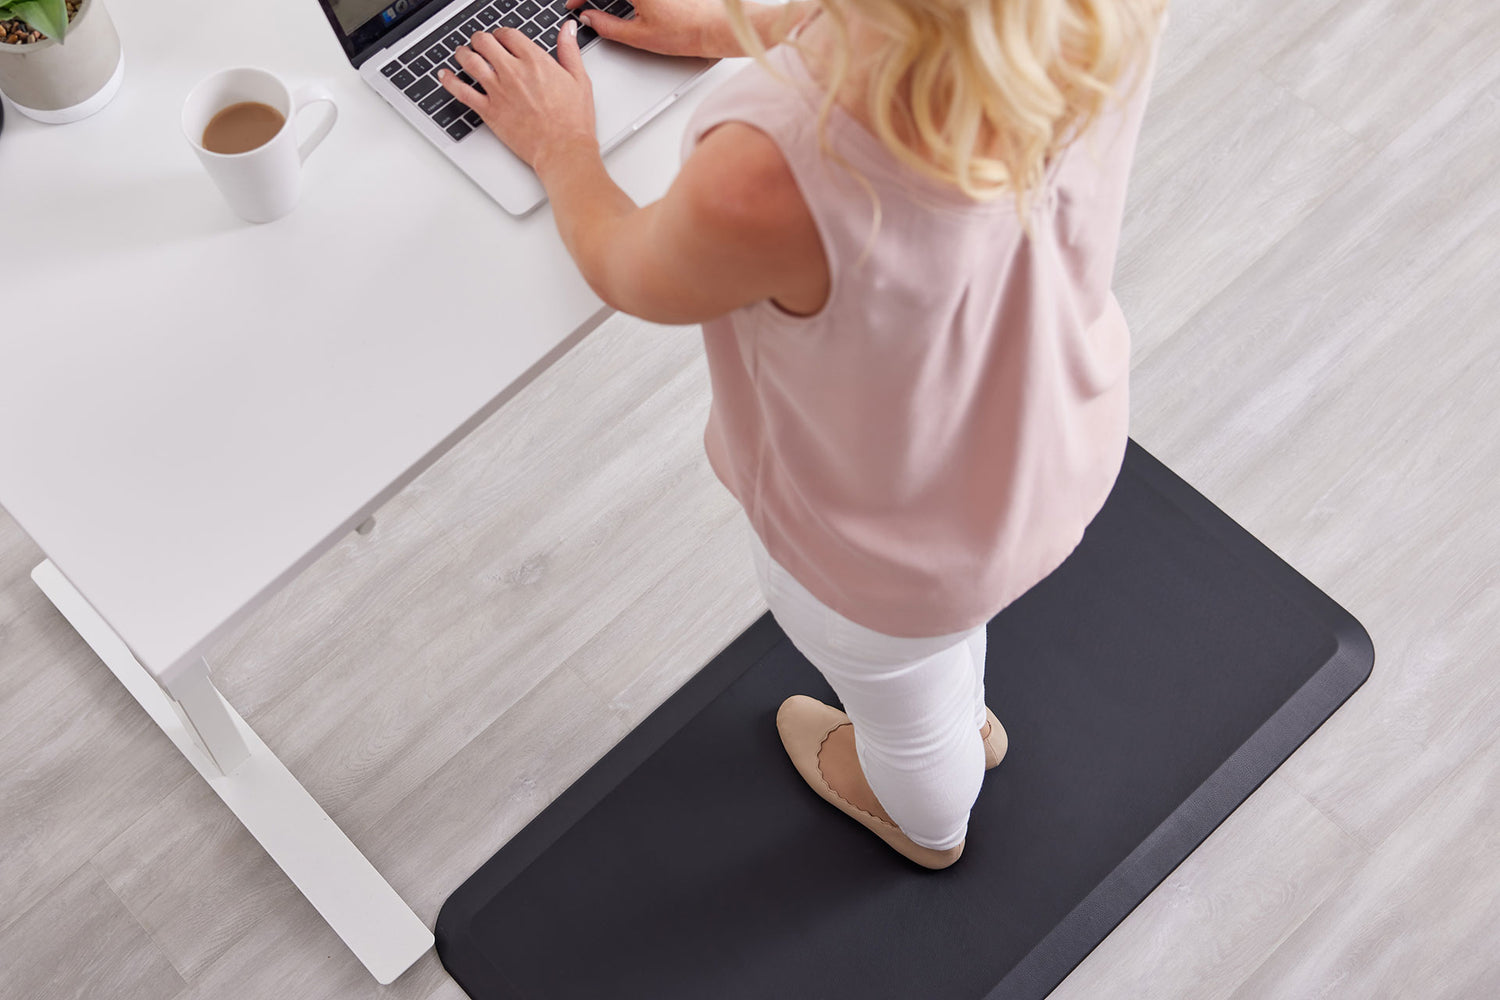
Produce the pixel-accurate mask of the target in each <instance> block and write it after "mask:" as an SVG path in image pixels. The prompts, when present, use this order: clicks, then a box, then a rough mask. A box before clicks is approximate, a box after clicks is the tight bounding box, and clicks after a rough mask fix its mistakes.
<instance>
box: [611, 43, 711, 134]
mask: <svg viewBox="0 0 1500 1000" xmlns="http://www.w3.org/2000/svg"><path fill="white" fill-rule="evenodd" d="M583 65H584V68H585V69H587V70H588V72H589V79H590V80H592V81H593V84H594V118H595V127H596V130H597V132H598V135H599V142H600V144H601V145H604V146H606V147H607V146H609V145H611V144H612V143H613V142H615V141H618V140H619V139H622V138H624V136H625V135H626V134H628V133H629V132H630V129H631V126H633V125H636V124H638V123H639V122H641V120H642V119H644V118H646V117H649V116H650V115H652V114H654V113H655V112H657V111H660V110H661V109H663V108H665V107H666V106H667V105H668V104H670V103H671V97H672V95H673V94H675V93H677V92H678V91H680V90H682V89H684V87H685V86H686V84H687V82H688V81H689V80H691V79H692V78H693V77H695V76H697V75H698V74H699V73H702V72H703V71H704V70H706V69H708V68H709V67H710V66H712V65H713V60H710V59H685V58H681V57H675V56H661V55H657V54H655V53H653V52H642V51H641V50H640V49H632V48H630V47H629V46H626V45H620V44H618V43H615V42H609V41H601V42H600V43H599V44H597V45H595V46H593V47H592V48H590V49H588V50H587V51H586V52H584V54H583Z"/></svg>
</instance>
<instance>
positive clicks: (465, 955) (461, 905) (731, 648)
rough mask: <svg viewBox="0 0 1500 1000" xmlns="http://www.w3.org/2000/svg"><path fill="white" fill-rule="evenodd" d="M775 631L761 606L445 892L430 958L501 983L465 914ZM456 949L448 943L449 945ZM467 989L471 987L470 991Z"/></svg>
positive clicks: (753, 656)
mask: <svg viewBox="0 0 1500 1000" xmlns="http://www.w3.org/2000/svg"><path fill="white" fill-rule="evenodd" d="M781 639H782V633H781V629H780V628H779V627H778V626H777V625H776V622H775V619H773V618H772V617H771V613H770V612H769V611H767V612H766V613H765V614H763V615H761V616H760V617H759V618H758V619H756V620H755V621H754V622H753V623H752V624H751V625H750V627H749V628H747V629H745V631H743V632H741V633H740V634H739V635H738V636H736V637H735V638H734V640H733V641H732V642H730V643H729V645H728V646H725V647H724V649H723V650H721V651H720V652H719V653H718V654H716V655H715V656H713V657H712V658H710V659H709V661H708V662H707V663H706V664H704V666H703V668H702V669H701V670H699V671H698V672H697V673H696V674H694V675H693V676H692V677H690V678H688V679H687V681H686V682H684V683H683V685H682V686H681V687H680V688H678V689H677V690H676V691H674V692H673V693H672V694H671V695H670V696H668V697H667V699H666V700H665V701H663V702H662V703H661V704H660V705H658V706H657V707H656V709H654V710H653V711H652V712H651V714H650V715H648V716H646V718H645V719H644V720H642V721H641V723H640V725H638V726H636V727H635V728H634V729H632V730H631V731H630V732H629V733H627V734H625V736H624V738H623V739H621V740H620V742H619V743H617V744H615V745H614V746H613V747H612V748H610V750H609V751H608V752H607V753H606V754H605V755H604V756H603V757H601V758H599V760H598V761H596V762H595V763H594V765H593V766H592V767H590V768H589V769H588V770H587V771H585V772H584V773H583V775H582V776H581V777H579V779H578V780H577V781H575V782H573V784H571V785H569V786H568V787H567V789H565V790H564V791H563V792H562V794H561V795H559V796H558V797H557V798H556V799H554V800H553V801H552V802H551V803H549V804H548V805H547V807H546V808H545V809H543V810H542V811H541V812H540V813H538V814H537V815H536V817H535V818H534V819H532V820H531V822H529V823H527V824H526V826H524V827H522V828H521V829H520V830H519V831H518V832H517V833H516V835H515V836H514V837H512V838H511V839H510V840H509V841H507V842H506V843H505V844H504V845H502V846H501V847H500V848H499V849H498V851H497V852H496V853H495V854H494V856H493V857H491V858H490V859H489V860H488V861H486V862H485V863H484V864H483V865H481V866H480V867H479V869H478V870H477V871H475V872H474V873H473V874H472V875H470V876H469V877H468V878H467V879H465V880H464V881H463V883H462V884H460V885H459V886H458V888H456V889H454V890H453V892H452V893H450V894H449V896H448V898H447V899H446V900H445V901H444V902H443V905H442V907H441V908H439V910H438V915H437V920H436V921H435V922H434V925H433V936H434V937H435V938H436V948H437V953H438V959H439V960H440V961H441V962H442V963H443V968H445V969H447V970H448V974H449V975H451V976H452V977H453V979H454V980H455V981H456V982H457V983H458V985H459V986H461V987H463V989H464V991H465V992H466V993H468V994H469V996H471V997H473V998H475V1000H481V997H480V994H479V993H476V992H474V989H475V988H477V984H479V983H484V984H486V985H488V984H489V982H490V980H489V978H487V977H489V976H493V977H494V978H496V979H499V980H500V981H502V982H505V977H504V975H503V972H502V970H500V969H498V968H496V967H495V966H494V965H493V964H492V963H489V962H485V961H484V959H483V957H482V956H483V949H481V948H478V947H476V946H475V945H474V944H473V943H472V942H466V941H464V940H463V938H464V937H465V935H466V934H467V931H468V928H469V927H471V926H472V924H473V919H474V917H475V915H476V914H477V913H478V911H479V910H480V908H482V907H483V906H484V905H485V904H486V903H488V902H489V901H490V900H491V899H493V898H494V897H495V896H497V895H499V893H500V892H501V890H503V889H504V888H505V886H506V885H508V884H509V883H510V882H511V880H512V879H514V878H515V877H516V876H517V875H519V874H520V873H521V872H522V871H525V870H526V868H527V867H528V866H530V865H531V864H532V862H534V861H535V860H536V859H537V858H539V857H541V855H542V854H543V853H544V852H545V851H546V850H547V848H549V847H551V846H552V844H553V843H555V842H556V841H557V839H558V838H559V837H561V836H562V835H563V834H564V833H566V832H567V831H568V830H569V829H571V828H572V827H573V825H574V824H575V823H577V822H578V821H579V820H581V819H582V818H583V817H584V816H587V815H588V813H589V812H590V811H591V810H592V809H593V808H594V807H595V806H596V805H598V804H599V803H600V802H601V801H603V799H604V797H605V796H606V795H608V794H609V793H610V792H612V791H614V789H615V788H617V787H618V786H619V785H620V784H621V783H622V782H623V781H624V780H625V779H626V778H628V777H629V776H630V775H631V773H632V772H634V771H635V769H636V768H638V767H640V766H641V765H642V764H644V763H645V762H646V761H647V760H649V759H650V758H651V756H652V755H653V754H655V753H656V751H658V750H659V749H661V748H662V746H664V745H665V744H666V743H667V741H668V740H670V739H671V738H672V737H673V736H675V735H676V734H677V732H678V731H679V730H680V729H682V727H683V726H685V725H687V723H689V722H690V721H692V720H693V719H694V718H695V717H696V716H697V715H698V713H699V712H701V711H703V710H704V709H705V708H707V707H708V705H709V704H710V703H711V702H712V701H713V700H714V699H715V698H717V697H718V696H719V695H720V694H722V693H723V692H724V691H725V690H727V689H728V688H729V686H730V685H731V684H733V683H734V682H735V681H737V680H739V679H740V677H742V676H743V675H744V674H745V673H746V672H748V671H749V670H750V668H751V667H753V666H755V665H756V664H757V663H759V662H760V661H761V660H763V659H765V657H766V655H767V654H768V653H770V651H771V650H772V649H774V648H775V647H776V645H777V644H778V643H779V642H780V641H781ZM455 945H457V946H460V947H457V948H455V947H454V946H455ZM468 961H473V962H482V963H483V966H484V968H483V970H480V969H470V968H466V965H467V962H468ZM471 987H473V988H471ZM508 992H509V995H506V996H497V995H496V994H493V993H489V994H486V995H485V997H484V998H483V1000H490V997H496V1000H526V998H525V997H523V995H522V994H521V993H519V992H517V991H515V990H514V988H508Z"/></svg>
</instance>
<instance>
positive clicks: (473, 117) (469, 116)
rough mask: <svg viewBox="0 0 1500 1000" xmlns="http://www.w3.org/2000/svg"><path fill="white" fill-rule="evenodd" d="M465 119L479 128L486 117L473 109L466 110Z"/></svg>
mask: <svg viewBox="0 0 1500 1000" xmlns="http://www.w3.org/2000/svg"><path fill="white" fill-rule="evenodd" d="M464 121H466V122H468V123H469V124H470V125H472V126H474V127H475V128H478V127H479V126H480V125H483V124H484V119H483V118H481V117H480V116H479V112H478V111H474V110H472V109H470V110H468V111H465V112H464Z"/></svg>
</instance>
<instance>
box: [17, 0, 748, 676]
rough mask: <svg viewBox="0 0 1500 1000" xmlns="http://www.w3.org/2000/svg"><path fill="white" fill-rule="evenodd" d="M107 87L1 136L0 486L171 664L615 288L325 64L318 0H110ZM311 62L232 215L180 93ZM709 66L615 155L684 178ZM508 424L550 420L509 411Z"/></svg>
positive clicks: (327, 45)
mask: <svg viewBox="0 0 1500 1000" xmlns="http://www.w3.org/2000/svg"><path fill="white" fill-rule="evenodd" d="M108 3H109V8H110V11H111V13H112V14H113V15H114V18H115V21H116V22H117V24H118V27H119V30H120V35H121V39H122V41H123V44H124V48H125V63H126V65H125V82H124V85H123V86H122V88H121V90H120V93H119V95H118V96H117V97H116V98H115V100H114V102H113V103H112V104H110V105H109V106H108V107H107V108H105V109H104V110H103V111H102V112H100V113H99V114H97V115H95V116H94V117H93V118H90V119H86V120H84V121H82V122H78V123H75V124H71V125H64V126H44V125H38V124H36V123H33V122H31V121H28V120H26V119H23V118H21V117H20V116H19V115H17V114H15V113H14V112H12V113H11V114H8V115H7V116H6V128H5V132H4V134H3V135H0V191H5V192H6V197H5V199H4V208H3V209H0V211H3V212H4V215H3V222H0V266H3V269H4V274H5V277H6V279H7V280H6V285H7V286H8V287H9V288H10V289H24V290H25V299H24V301H17V299H18V298H19V297H18V296H15V295H12V296H11V298H10V300H9V301H7V302H6V303H5V305H4V306H3V307H0V308H3V312H0V330H3V333H0V505H3V506H4V507H5V508H6V509H7V510H8V511H9V512H10V513H11V515H12V516H13V517H15V519H16V521H17V522H19V524H20V525H21V526H22V528H24V529H25V530H26V531H27V532H28V533H29V534H30V535H31V537H32V538H33V539H34V540H35V541H36V543H37V544H38V545H39V546H40V547H41V548H42V550H43V551H44V552H46V554H47V556H48V557H49V558H50V559H51V560H52V561H53V563H54V564H55V565H56V566H57V567H58V568H59V569H60V570H61V571H62V573H63V574H64V575H66V576H67V577H68V579H69V580H70V581H71V582H72V583H73V585H74V586H75V587H76V588H77V589H78V590H79V591H80V592H81V593H82V594H83V595H84V597H85V598H87V600H88V601H89V602H90V603H91V604H92V605H93V606H94V608H95V610H97V611H98V612H99V614H100V615H101V616H102V617H103V618H104V619H105V621H107V622H108V623H109V624H110V626H111V627H112V628H113V629H114V630H115V632H116V633H117V634H118V635H119V636H120V637H121V638H122V639H124V640H125V642H126V644H127V645H128V646H129V647H130V648H131V650H132V652H134V654H135V655H136V657H137V658H138V659H139V660H140V662H141V663H142V664H143V665H144V666H145V667H146V668H147V669H148V670H149V671H151V672H152V673H153V674H154V675H155V676H156V677H157V678H158V679H159V680H161V681H163V682H164V683H168V682H170V681H171V679H172V677H173V676H174V675H175V673H176V671H177V670H179V669H180V668H181V667H183V666H186V665H187V664H188V663H190V662H192V660H193V658H194V657H195V656H197V655H200V654H201V653H202V652H203V650H204V649H205V648H206V647H207V646H208V645H210V644H211V643H212V642H213V641H214V640H215V639H216V638H217V637H218V636H220V635H222V634H223V633H224V632H225V631H226V630H228V629H229V628H231V627H233V625H234V624H236V623H237V622H238V621H239V620H240V619H241V618H242V617H243V616H244V615H246V614H248V613H249V612H250V611H251V610H253V609H254V608H255V607H256V606H258V604H259V603H260V602H261V601H262V600H264V599H266V598H267V597H269V596H270V595H271V594H273V593H275V591H276V590H277V589H279V587H280V586H282V585H283V584H284V583H285V582H286V581H287V580H289V579H290V578H291V577H293V576H294V575H296V574H297V573H298V572H300V571H301V570H302V569H303V568H305V567H306V566H307V565H309V564H310V563H311V562H312V561H313V560H315V559H316V558H317V557H318V556H319V555H320V554H321V553H322V552H324V551H325V550H326V549H327V548H328V547H329V546H330V545H332V544H333V542H334V541H335V540H337V539H338V538H339V537H341V536H342V535H343V534H344V533H346V532H347V531H349V530H351V529H352V528H353V527H354V526H355V525H356V524H358V523H359V522H360V521H361V520H363V519H364V518H365V517H366V516H367V514H368V513H369V512H370V511H372V510H373V509H374V508H375V507H377V506H379V505H380V504H381V503H383V502H384V501H385V500H387V499H388V498H389V497H390V496H392V495H394V494H395V493H396V492H397V491H398V490H399V489H400V488H401V487H403V486H404V485H405V484H406V483H407V482H409V481H410V480H411V479H412V478H414V477H415V476H416V475H417V474H418V473H419V472H420V471H421V470H422V469H424V468H426V467H427V465H428V464H430V463H431V462H432V461H433V460H435V459H436V458H437V457H438V456H439V455H440V454H442V452H443V451H444V450H446V448H447V447H448V446H450V445H451V444H453V443H454V442H455V441H457V440H458V439H460V438H461V437H462V436H463V435H464V434H465V433H467V432H468V431H469V430H470V429H472V427H473V426H474V425H476V424H477V423H478V422H480V421H481V420H482V419H484V417H485V416H487V415H489V414H490V413H491V412H493V410H494V409H495V408H496V407H497V406H499V405H500V403H502V402H503V401H504V400H505V399H506V398H508V397H509V396H510V395H512V394H514V392H515V391H517V390H518V389H519V388H520V387H521V386H522V385H524V384H525V383H526V382H527V381H529V380H530V378H532V377H534V376H535V375H536V374H537V373H538V372H540V371H541V370H543V369H544V368H545V367H546V365H547V364H548V363H550V362H551V361H552V360H555V359H556V357H558V356H559V355H560V354H562V353H563V352H564V351H565V350H566V349H567V348H568V347H569V346H571V344H573V343H575V342H576V341H577V340H578V339H579V338H580V337H582V336H583V335H584V334H586V333H587V331H588V330H590V329H592V328H593V326H594V325H596V324H597V323H598V322H599V321H600V320H601V319H603V318H604V316H605V315H607V312H608V310H607V309H606V308H605V307H604V306H603V305H602V304H601V302H600V301H599V300H598V299H597V298H596V297H595V296H594V295H593V293H592V292H591V291H590V290H589V288H588V286H587V285H586V284H585V283H584V282H583V280H582V279H581V278H580V277H579V275H578V273H577V270H576V269H575V268H574V266H573V264H572V262H571V260H570V259H569V258H568V256H567V254H566V252H565V251H564V249H563V247H562V244H561V242H560V240H559V239H558V237H557V234H556V230H555V228H554V226H553V221H552V215H551V212H550V210H549V209H548V208H545V207H544V208H543V209H541V210H539V211H537V212H534V213H532V215H531V216H529V217H528V218H525V219H520V220H517V219H513V218H511V217H510V216H508V215H506V214H505V213H504V212H502V211H501V209H500V208H499V207H498V206H497V205H495V204H494V203H493V202H491V201H490V200H489V199H488V198H487V197H486V196H485V195H484V194H483V193H482V192H480V191H479V190H478V189H477V188H476V187H474V186H473V185H472V184H471V183H470V182H469V181H468V180H467V179H466V178H465V177H464V176H463V175H462V174H460V173H459V172H458V171H457V170H456V169H454V168H453V167H452V166H451V165H450V164H448V162H447V161H446V160H445V159H443V158H442V157H441V156H440V155H439V154H438V152H437V151H436V150H435V149H434V148H433V147H431V146H430V145H428V143H427V142H426V140H424V139H422V138H421V137H420V136H419V135H417V133H416V132H415V131H413V130H412V129H410V128H408V127H407V126H406V125H405V124H403V123H402V122H401V120H400V119H399V118H398V117H397V116H396V114H395V112H394V111H393V110H391V109H390V108H389V107H388V106H387V105H385V103H384V102H383V101H381V100H380V99H379V98H378V97H377V96H376V95H375V93H374V92H373V91H371V90H370V89H369V88H368V87H367V86H366V85H365V84H364V83H363V82H361V81H360V79H359V78H358V76H357V75H356V73H355V71H354V70H353V68H351V67H350V66H349V64H348V62H347V61H346V60H345V59H344V57H343V54H342V52H341V51H340V49H339V47H338V44H337V43H336V41H335V40H334V37H333V35H332V33H331V32H330V31H329V29H328V26H327V24H326V22H325V21H324V20H323V16H322V13H321V12H320V11H319V9H318V7H317V5H316V4H315V3H314V2H313V0H270V2H268V3H265V4H260V5H257V6H256V8H255V10H254V13H253V14H252V13H249V12H248V10H247V8H244V7H243V6H238V5H232V4H207V5H191V6H190V7H180V6H178V7H168V6H166V5H162V4H152V3H149V2H147V0H108ZM232 65H259V66H264V67H266V68H268V69H271V70H273V71H275V72H277V73H279V74H281V75H283V76H284V77H285V78H286V79H287V80H288V81H289V82H291V83H292V84H293V85H295V84H296V83H299V82H302V81H306V80H313V79H317V80H321V81H322V82H324V83H325V84H326V85H327V86H328V87H329V88H330V89H331V90H332V91H333V93H334V96H335V98H336V99H337V101H338V103H339V112H340V116H339V123H338V125H337V126H336V127H335V128H334V130H333V133H332V134H331V135H330V136H329V138H328V139H327V141H325V142H324V144H323V145H322V146H321V147H319V149H318V150H317V151H316V152H315V153H314V154H313V155H312V157H311V158H310V159H309V160H308V164H307V169H306V172H305V176H304V187H303V194H302V202H301V204H300V205H299V206H298V208H297V209H296V210H295V211H294V212H293V213H292V214H291V215H289V216H287V217H285V218H283V219H281V220H279V221H277V222H274V223H271V224H269V225H265V226H252V225H249V224H246V223H242V222H240V221H239V220H238V219H236V218H235V217H234V216H233V215H232V214H231V213H230V212H229V210H228V208H227V207H226V206H225V205H224V203H223V202H222V200H221V199H220V197H219V194H218V192H217V191H216V190H215V189H214V188H213V186H212V183H211V182H210V181H209V179H208V176H207V174H206V173H205V172H204V171H203V169H202V168H201V167H200V166H199V165H198V163H197V161H196V160H195V159H194V156H193V153H192V152H191V150H190V149H189V147H188V145H187V143H186V141H185V140H184V139H183V137H182V135H181V131H180V128H179V125H178V115H179V111H180V109H181V105H182V101H183V98H184V97H185V96H186V94H187V92H188V90H189V89H190V88H191V87H192V86H193V84H194V83H196V82H197V81H198V80H199V79H201V78H202V77H203V76H206V75H207V74H209V73H210V72H213V71H214V70H216V69H219V68H222V67H225V66H232ZM735 68H736V67H735V66H734V65H733V64H732V63H728V64H723V65H720V66H717V67H715V68H714V70H713V71H712V72H711V74H710V76H709V78H708V79H706V80H705V81H704V82H703V83H702V84H700V85H699V86H698V87H696V88H695V89H694V90H693V91H691V92H690V93H689V94H688V95H687V96H686V97H685V98H684V99H683V100H682V101H680V102H679V103H678V105H677V106H676V107H674V108H672V109H670V110H669V111H668V112H667V113H666V114H664V115H663V116H662V117H661V118H659V119H658V120H657V121H655V122H653V123H652V124H651V125H650V126H648V127H647V128H645V129H643V130H642V131H641V133H640V134H638V135H636V136H635V137H633V138H632V139H631V140H630V141H629V142H627V143H625V144H624V145H623V146H622V147H621V148H620V149H618V150H616V151H615V152H614V153H612V154H611V156H610V158H609V166H610V171H611V173H612V174H613V175H614V176H615V177H616V179H617V180H618V181H619V182H620V183H621V184H622V185H623V186H624V187H625V189H626V190H627V191H629V192H630V194H631V195H632V196H633V197H635V198H636V199H637V200H638V201H644V200H649V199H652V198H655V197H658V196H659V195H660V194H661V193H662V192H663V191H664V190H665V189H666V186H667V184H668V183H669V182H670V180H671V178H672V176H673V175H674V173H675V172H676V166H677V145H678V141H679V137H680V135H681V132H682V128H683V125H684V123H685V122H686V119H687V115H688V114H689V113H690V111H691V108H692V107H693V106H695V105H696V103H697V102H698V101H699V100H701V99H702V97H703V95H704V94H705V93H706V92H707V91H708V90H709V89H711V88H712V86H713V85H714V82H715V81H716V80H721V79H723V78H724V77H725V76H727V75H729V74H730V73H732V72H733V71H734V69H735ZM526 433H530V434H535V433H543V434H544V433H546V428H527V429H526Z"/></svg>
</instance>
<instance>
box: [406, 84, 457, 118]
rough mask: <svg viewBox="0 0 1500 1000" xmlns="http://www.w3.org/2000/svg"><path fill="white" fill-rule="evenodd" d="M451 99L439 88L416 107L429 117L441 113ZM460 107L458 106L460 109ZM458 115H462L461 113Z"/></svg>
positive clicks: (451, 97)
mask: <svg viewBox="0 0 1500 1000" xmlns="http://www.w3.org/2000/svg"><path fill="white" fill-rule="evenodd" d="M428 79H429V80H430V79H432V78H431V77H428ZM452 99H453V95H452V94H450V93H448V92H447V91H446V90H444V89H443V88H441V87H439V88H438V89H437V90H434V91H433V92H432V93H430V94H428V95H427V96H426V97H425V98H423V99H422V102H421V103H420V104H418V105H417V107H419V108H421V109H422V110H423V111H425V112H427V113H428V114H429V115H433V114H437V113H438V112H439V111H441V110H442V109H443V108H444V107H445V106H446V105H447V104H448V103H449V102H450V101H452ZM461 106H462V105H460V107H461ZM459 113H460V114H462V112H459Z"/></svg>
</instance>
